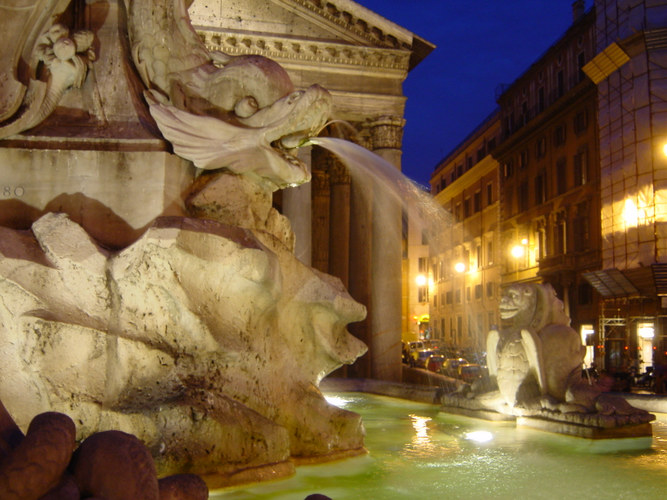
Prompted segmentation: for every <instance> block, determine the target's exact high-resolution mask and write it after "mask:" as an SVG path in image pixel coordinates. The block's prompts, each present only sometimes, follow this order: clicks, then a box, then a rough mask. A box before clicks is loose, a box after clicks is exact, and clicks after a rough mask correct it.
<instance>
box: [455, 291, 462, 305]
mask: <svg viewBox="0 0 667 500" xmlns="http://www.w3.org/2000/svg"><path fill="white" fill-rule="evenodd" d="M454 295H455V299H456V303H457V304H460V303H461V289H460V288H459V289H457V290H456V292H455V293H454Z"/></svg>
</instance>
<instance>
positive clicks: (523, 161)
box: [519, 149, 528, 170]
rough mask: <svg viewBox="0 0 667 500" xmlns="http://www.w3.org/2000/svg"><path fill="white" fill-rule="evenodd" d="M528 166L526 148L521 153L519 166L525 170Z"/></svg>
mask: <svg viewBox="0 0 667 500" xmlns="http://www.w3.org/2000/svg"><path fill="white" fill-rule="evenodd" d="M527 166H528V150H527V149H524V150H523V151H521V153H519V168H520V169H521V170H523V169H524V168H526V167H527Z"/></svg>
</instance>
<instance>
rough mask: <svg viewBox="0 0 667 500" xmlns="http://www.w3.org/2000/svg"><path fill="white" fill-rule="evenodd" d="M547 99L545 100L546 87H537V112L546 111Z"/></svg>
mask: <svg viewBox="0 0 667 500" xmlns="http://www.w3.org/2000/svg"><path fill="white" fill-rule="evenodd" d="M544 107H545V100H544V87H540V88H539V89H537V112H538V113H541V112H542V111H544Z"/></svg>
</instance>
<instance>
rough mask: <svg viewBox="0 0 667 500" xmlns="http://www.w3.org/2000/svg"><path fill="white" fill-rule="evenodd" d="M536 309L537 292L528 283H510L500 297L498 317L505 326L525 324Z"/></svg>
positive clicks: (530, 319)
mask: <svg viewBox="0 0 667 500" xmlns="http://www.w3.org/2000/svg"><path fill="white" fill-rule="evenodd" d="M536 309H537V293H536V290H535V288H534V287H532V286H530V285H512V286H510V287H508V288H507V289H506V290H505V291H504V292H503V295H502V297H501V299H500V319H501V320H502V322H503V324H504V325H506V326H527V325H529V324H530V323H531V321H532V319H533V317H534V316H535V312H536Z"/></svg>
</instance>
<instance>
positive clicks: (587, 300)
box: [577, 283, 593, 306]
mask: <svg viewBox="0 0 667 500" xmlns="http://www.w3.org/2000/svg"><path fill="white" fill-rule="evenodd" d="M578 288H579V290H578V293H577V295H578V299H579V305H580V306H587V305H590V304H592V303H593V288H592V287H591V286H590V285H589V284H588V283H580V284H579V287H578Z"/></svg>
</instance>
